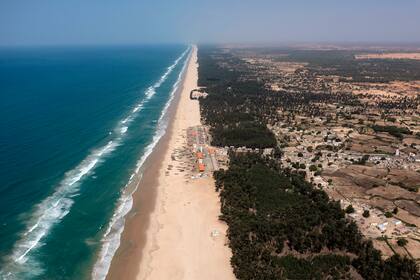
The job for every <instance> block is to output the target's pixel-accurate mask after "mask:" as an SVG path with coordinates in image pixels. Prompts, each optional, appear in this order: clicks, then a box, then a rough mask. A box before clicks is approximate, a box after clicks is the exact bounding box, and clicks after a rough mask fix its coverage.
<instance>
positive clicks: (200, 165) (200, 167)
mask: <svg viewBox="0 0 420 280" xmlns="http://www.w3.org/2000/svg"><path fill="white" fill-rule="evenodd" d="M205 170H206V166H205V165H204V164H202V163H200V164H198V171H200V172H204V171H205Z"/></svg>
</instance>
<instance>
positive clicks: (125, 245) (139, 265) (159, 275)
mask: <svg viewBox="0 0 420 280" xmlns="http://www.w3.org/2000/svg"><path fill="white" fill-rule="evenodd" d="M197 68H198V64H197V48H196V47H195V46H194V48H193V50H192V54H191V57H190V60H189V62H188V66H187V69H186V73H185V76H184V79H183V84H182V87H181V88H180V90H179V92H178V95H177V97H176V99H175V100H174V102H173V105H172V107H171V110H170V112H169V114H170V117H171V119H172V121H171V123H170V127H169V128H168V132H167V133H166V135H165V136H164V137H163V138H162V140H161V141H160V143H159V145H158V147H157V149H156V150H155V151H154V152H153V154H152V155H151V156H150V158H149V159H148V161H147V163H146V169H145V171H144V175H143V178H142V180H141V181H140V183H139V188H138V190H137V191H136V193H135V194H134V205H133V209H132V211H131V212H130V214H129V215H128V217H127V220H126V225H125V229H124V232H123V234H122V238H121V244H120V248H119V249H118V251H117V253H116V255H115V256H114V259H113V261H112V264H111V268H110V271H109V273H108V276H107V279H138V280H143V279H159V280H161V279H191V280H193V279H194V280H195V279H235V277H234V274H233V272H232V268H231V266H230V257H231V251H230V249H229V247H228V246H227V245H226V241H227V239H226V229H227V225H226V224H225V223H223V222H221V221H219V220H218V216H219V215H220V202H219V198H218V194H217V193H216V192H215V189H214V181H213V179H212V178H211V177H205V178H200V179H196V180H187V181H188V182H186V178H185V173H183V172H169V171H168V166H173V165H174V167H176V166H177V162H174V160H173V158H171V155H172V154H173V153H174V152H175V151H178V150H182V149H184V148H185V146H186V129H187V128H188V127H191V126H196V125H200V110H199V104H198V101H197V100H191V99H190V98H189V94H190V91H191V90H193V89H195V88H197V78H198V72H197V70H198V69H197ZM169 169H171V168H169ZM212 232H213V233H214V232H217V233H218V234H217V235H216V236H215V235H214V234H212Z"/></svg>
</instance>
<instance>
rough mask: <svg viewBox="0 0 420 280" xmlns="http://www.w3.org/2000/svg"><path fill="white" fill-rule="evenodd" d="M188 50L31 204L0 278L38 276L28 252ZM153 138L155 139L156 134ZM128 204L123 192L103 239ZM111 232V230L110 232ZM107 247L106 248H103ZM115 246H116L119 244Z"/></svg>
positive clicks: (118, 222)
mask: <svg viewBox="0 0 420 280" xmlns="http://www.w3.org/2000/svg"><path fill="white" fill-rule="evenodd" d="M189 50H190V47H189V48H188V49H187V50H185V51H184V52H183V53H182V54H181V55H180V56H179V57H178V58H177V59H176V60H175V61H174V62H173V64H172V65H170V66H169V67H168V68H167V69H166V71H165V73H164V74H163V75H162V76H161V77H160V78H159V80H158V81H157V82H155V83H154V84H153V85H152V86H150V87H149V88H147V90H146V92H145V97H144V98H143V99H142V100H141V102H140V103H138V104H136V105H135V106H134V107H133V109H132V111H131V113H130V114H129V115H128V116H127V117H126V118H124V119H123V120H122V121H120V122H119V124H118V125H117V127H116V128H115V129H114V133H110V135H111V137H112V140H110V141H108V142H107V143H106V144H105V145H104V146H102V147H99V148H97V149H94V150H92V152H91V153H90V154H89V155H88V156H87V157H86V158H85V159H83V160H82V161H81V162H80V163H79V164H78V165H77V166H76V167H75V168H73V169H72V170H70V171H68V172H66V173H65V175H64V178H63V180H62V181H61V182H60V183H59V184H58V185H57V187H56V188H55V190H54V192H53V193H52V194H51V195H50V196H48V197H47V198H45V199H44V200H42V201H41V202H40V203H38V204H37V205H36V206H35V207H34V209H33V211H32V214H31V217H30V218H29V219H28V222H27V224H26V231H25V232H24V233H23V234H21V237H20V239H19V240H18V241H17V242H16V244H15V245H14V247H13V250H12V253H11V256H10V258H8V260H7V262H6V264H5V265H4V267H3V268H2V270H1V271H0V278H1V279H21V277H22V275H37V274H39V273H41V272H42V268H41V267H40V264H39V263H38V262H37V260H36V258H35V257H32V256H31V252H32V251H33V250H34V249H36V248H38V247H40V246H42V239H43V238H44V237H45V236H46V235H48V233H49V232H50V231H51V228H52V227H53V226H54V225H55V224H57V223H59V222H60V220H62V219H63V218H64V217H65V216H66V215H67V214H68V213H69V212H70V210H71V207H72V205H73V204H74V200H73V199H72V198H74V197H76V196H77V195H78V194H79V190H80V184H81V182H82V181H83V179H85V178H86V177H88V176H89V175H90V174H92V173H93V170H94V169H95V167H97V166H98V165H99V164H100V163H101V162H102V161H103V160H104V158H105V157H106V156H108V155H109V154H111V153H112V151H114V150H115V149H116V148H117V147H118V146H119V145H121V143H122V141H123V137H124V135H125V134H126V132H127V131H128V129H129V126H128V125H129V124H130V123H131V122H132V121H133V120H134V119H135V117H136V116H137V114H138V113H139V112H140V111H141V110H142V108H143V107H144V105H145V104H146V103H147V102H148V101H149V100H150V99H151V98H152V97H153V96H154V95H155V94H156V89H158V88H159V87H160V86H161V85H162V84H163V83H164V82H165V81H166V79H167V78H168V76H169V75H170V74H171V72H172V71H173V69H174V68H175V67H176V66H177V65H178V63H179V61H180V60H181V59H182V58H183V57H184V56H185V55H186V54H187V53H188V51H189ZM184 67H185V65H184ZM178 83H179V79H178V81H177V82H176V86H177V84H178ZM172 95H173V93H172ZM171 100H172V97H171ZM165 108H166V107H165ZM164 110H165V109H164ZM159 130H160V129H159V128H158V131H159ZM159 133H160V132H159ZM155 136H156V135H155ZM160 137H161V136H160ZM160 137H159V138H160ZM153 141H155V137H154V140H153ZM149 146H150V145H149ZM149 146H148V147H147V148H146V152H145V155H146V154H147V156H148V154H150V152H148V150H149V149H150V148H149ZM147 156H146V157H147ZM133 178H134V176H132V177H131V179H130V181H131V180H132V179H133ZM131 205H132V199H131V193H130V194H123V195H122V196H121V198H120V200H119V203H118V207H117V209H116V211H115V213H114V217H113V218H112V220H111V222H110V225H111V226H110V227H109V228H108V230H107V232H106V233H105V238H106V237H107V236H110V235H111V232H112V229H113V228H114V227H115V226H116V228H118V232H119V234H118V236H119V235H120V234H121V232H122V228H123V223H124V220H121V219H119V218H118V217H120V216H121V217H124V216H125V214H126V213H128V211H129V210H130V209H131ZM112 234H114V233H113V232H112ZM106 246H108V247H109V248H105V247H106ZM114 247H115V243H112V242H110V243H107V242H103V247H102V251H104V250H105V251H106V252H111V251H112V252H115V250H116V248H114ZM116 247H118V245H117V246H116ZM102 251H101V252H102ZM105 256H106V257H107V254H105ZM97 266H98V265H95V270H96V267H97ZM108 266H109V265H108Z"/></svg>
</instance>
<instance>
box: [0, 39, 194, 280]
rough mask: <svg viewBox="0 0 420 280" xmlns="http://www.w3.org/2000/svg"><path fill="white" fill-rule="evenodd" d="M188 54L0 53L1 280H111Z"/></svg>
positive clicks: (125, 50)
mask: <svg viewBox="0 0 420 280" xmlns="http://www.w3.org/2000/svg"><path fill="white" fill-rule="evenodd" d="M190 50H191V48H190V47H188V46H181V45H171V46H170V45H166V46H152V45H150V46H125V47H121V46H113V47H111V46H109V47H93V46H86V47H31V48H29V47H28V48H14V49H6V48H3V49H0V132H1V134H0V279H91V278H93V279H104V278H105V276H106V273H107V271H108V268H109V265H110V262H111V259H112V256H113V254H114V253H115V251H116V249H117V248H118V245H119V238H120V234H121V232H122V230H123V225H124V216H125V214H127V213H128V211H129V210H130V208H131V205H132V199H131V194H132V192H133V191H134V189H133V188H132V186H133V185H134V184H133V183H132V181H133V180H137V179H138V176H136V174H141V167H142V164H143V163H144V161H145V159H146V158H147V156H148V155H149V154H150V153H151V152H152V150H153V148H154V146H155V145H156V143H157V142H158V140H159V139H160V137H161V136H162V135H163V134H164V133H165V130H166V127H167V123H168V117H167V116H166V115H165V112H166V111H167V109H168V106H169V104H170V102H171V100H172V99H173V96H174V93H175V91H176V89H177V87H178V86H179V83H180V80H181V78H182V73H183V71H184V70H185V67H186V61H187V59H188V56H189V54H190ZM130 183H131V184H130Z"/></svg>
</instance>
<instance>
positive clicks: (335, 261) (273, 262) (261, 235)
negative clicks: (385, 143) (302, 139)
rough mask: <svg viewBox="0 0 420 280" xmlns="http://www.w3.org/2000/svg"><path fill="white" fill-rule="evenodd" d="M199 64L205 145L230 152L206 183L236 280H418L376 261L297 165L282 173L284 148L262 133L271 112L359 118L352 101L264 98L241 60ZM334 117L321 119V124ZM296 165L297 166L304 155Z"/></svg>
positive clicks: (407, 270)
mask: <svg viewBox="0 0 420 280" xmlns="http://www.w3.org/2000/svg"><path fill="white" fill-rule="evenodd" d="M198 60H199V86H203V87H205V90H206V92H207V93H208V96H207V97H206V98H200V110H201V116H202V121H203V122H204V123H205V124H206V125H208V126H209V127H210V134H211V138H212V144H213V145H216V146H221V147H225V146H228V147H231V148H230V152H229V168H228V169H227V170H220V171H216V172H215V173H214V177H215V180H216V190H217V191H219V192H220V199H221V205H222V206H221V212H222V215H221V217H220V218H221V219H222V220H224V221H226V223H227V224H228V226H229V229H228V238H229V246H230V247H231V249H232V253H233V257H232V259H231V263H232V266H233V269H234V273H235V275H236V277H237V278H238V279H354V278H356V279H357V278H364V279H420V276H419V274H418V270H417V266H416V263H415V262H414V261H413V260H411V259H408V258H407V257H401V256H399V255H394V256H392V257H390V258H388V259H383V258H382V255H381V252H380V251H378V250H377V249H375V248H374V247H373V244H372V242H371V241H369V240H366V239H365V238H364V237H363V236H362V234H361V233H360V232H359V229H358V227H357V225H356V224H355V223H354V222H352V221H350V220H349V219H348V218H347V217H346V212H347V213H353V212H354V209H353V207H352V206H351V207H348V208H347V209H346V211H345V210H343V209H341V207H340V204H339V203H338V202H335V201H332V200H330V199H329V197H328V195H327V194H326V193H325V192H324V191H323V190H321V189H317V188H315V186H314V185H313V184H312V183H310V182H308V181H306V179H305V175H306V172H307V171H306V165H305V164H303V163H302V162H292V164H291V165H292V167H293V166H294V168H285V167H284V166H282V165H281V164H280V159H281V157H282V151H281V149H280V148H281V147H285V146H287V143H277V140H276V138H275V136H274V135H273V134H272V133H271V131H270V130H269V129H268V127H269V126H270V125H272V124H275V123H277V122H278V121H279V115H278V111H279V110H284V111H287V112H288V115H287V116H286V117H287V118H290V120H292V119H293V118H294V114H295V113H296V114H297V113H302V112H305V114H306V115H307V116H309V117H311V118H315V117H319V116H323V110H322V108H321V107H320V106H318V104H333V103H338V104H342V106H347V105H348V106H356V105H357V106H359V108H361V109H360V112H353V114H359V113H362V110H363V106H362V104H360V102H359V100H358V98H356V97H355V96H354V95H352V94H346V93H342V94H326V93H322V92H317V93H313V92H304V91H302V92H294V93H291V92H281V94H273V92H272V91H270V90H269V89H267V87H265V86H264V83H263V82H261V79H260V78H259V77H253V76H252V75H253V74H252V73H249V72H248V71H247V67H246V66H244V65H243V64H244V62H243V61H242V60H239V59H237V58H236V57H233V56H231V55H230V54H228V53H224V52H221V51H217V50H216V49H215V48H209V47H202V48H199V56H198ZM314 63H315V62H314ZM245 77H246V78H245ZM381 79H382V78H381ZM394 105H395V107H393V108H396V107H398V108H400V107H401V106H405V105H401V104H400V105H398V104H394ZM394 105H389V103H387V104H386V106H391V107H392V106H394ZM386 106H385V105H383V107H384V108H385V107H386ZM407 106H410V105H407ZM348 117H350V118H351V114H350V115H348ZM336 118H337V117H335V116H328V118H326V120H325V122H326V123H329V122H334V121H335V119H336ZM290 129H291V130H293V129H294V128H292V127H291V128H290ZM297 129H300V130H302V128H297ZM379 129H381V128H379ZM387 130H388V129H387ZM390 131H394V129H392V128H391V129H390ZM387 132H388V131H387ZM397 132H399V133H406V131H399V130H397ZM326 138H327V139H326V141H327V140H329V138H328V137H327V136H326ZM340 145H341V146H343V144H341V143H338V145H336V146H334V147H333V146H331V150H334V151H335V150H337V149H338V147H341V146H340ZM243 146H245V147H248V148H268V147H270V148H275V150H276V151H277V152H276V153H275V154H274V153H273V154H271V155H269V156H266V155H263V154H262V151H261V150H254V151H253V152H248V153H245V154H244V153H238V152H237V149H236V148H239V147H243ZM318 148H319V147H316V148H315V149H318ZM312 149H313V148H312V147H311V151H312ZM319 157H321V155H320V156H319ZM319 157H318V158H319ZM297 158H298V159H299V160H300V159H303V158H304V154H303V153H301V155H298V157H297ZM367 160H368V158H364V159H363V161H364V162H361V163H360V164H365V163H366V161H367ZM316 161H318V159H316V160H314V162H316ZM308 166H309V170H310V171H311V172H319V170H318V168H319V169H322V165H321V166H320V167H318V166H317V165H308ZM329 183H330V184H332V180H331V179H329ZM368 215H369V212H368V213H366V214H365V216H368Z"/></svg>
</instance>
